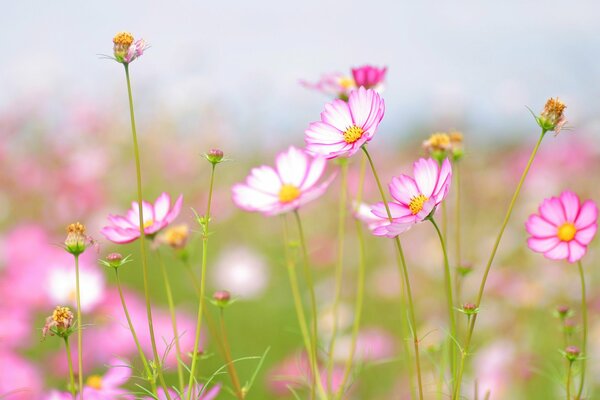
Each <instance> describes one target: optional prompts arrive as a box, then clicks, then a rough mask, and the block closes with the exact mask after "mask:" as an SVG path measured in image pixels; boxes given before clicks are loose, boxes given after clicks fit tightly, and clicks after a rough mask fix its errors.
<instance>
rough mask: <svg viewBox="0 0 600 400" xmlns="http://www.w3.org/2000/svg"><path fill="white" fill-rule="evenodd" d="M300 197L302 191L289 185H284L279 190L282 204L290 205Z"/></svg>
mask: <svg viewBox="0 0 600 400" xmlns="http://www.w3.org/2000/svg"><path fill="white" fill-rule="evenodd" d="M298 197H300V189H298V188H297V187H296V186H294V185H290V184H289V183H286V184H284V185H283V186H282V187H281V189H279V201H280V202H282V203H289V202H291V201H294V200H296V199H297V198H298Z"/></svg>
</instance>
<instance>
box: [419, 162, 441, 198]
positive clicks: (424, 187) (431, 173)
mask: <svg viewBox="0 0 600 400" xmlns="http://www.w3.org/2000/svg"><path fill="white" fill-rule="evenodd" d="M413 169H414V175H415V182H416V183H417V187H418V188H419V192H420V193H422V194H423V195H425V196H426V197H431V195H432V194H433V189H434V188H435V186H436V185H437V181H438V173H439V167H438V163H437V161H435V160H434V159H432V158H428V159H424V158H421V159H419V160H418V161H416V162H415V163H414V166H413Z"/></svg>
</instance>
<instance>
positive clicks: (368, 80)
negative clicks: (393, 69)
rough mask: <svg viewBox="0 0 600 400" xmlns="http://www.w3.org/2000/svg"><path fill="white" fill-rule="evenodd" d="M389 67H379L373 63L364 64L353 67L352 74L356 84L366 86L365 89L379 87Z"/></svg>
mask: <svg viewBox="0 0 600 400" xmlns="http://www.w3.org/2000/svg"><path fill="white" fill-rule="evenodd" d="M386 72H387V67H383V68H378V67H373V66H371V65H363V66H362V67H358V68H352V76H353V77H354V82H355V83H356V86H358V87H360V86H362V87H364V88H365V89H376V90H377V89H378V88H380V87H381V85H382V84H383V81H384V80H385V74H386Z"/></svg>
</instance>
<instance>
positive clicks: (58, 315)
mask: <svg viewBox="0 0 600 400" xmlns="http://www.w3.org/2000/svg"><path fill="white" fill-rule="evenodd" d="M72 317H73V314H72V313H71V310H70V309H69V307H60V306H58V307H56V308H55V309H54V312H53V313H52V319H53V320H54V321H56V322H58V323H59V324H65V323H66V322H68V321H69V319H71V318H72Z"/></svg>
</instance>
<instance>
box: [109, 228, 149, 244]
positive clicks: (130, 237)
mask: <svg viewBox="0 0 600 400" xmlns="http://www.w3.org/2000/svg"><path fill="white" fill-rule="evenodd" d="M100 233H101V234H103V235H104V237H106V238H107V239H108V240H110V241H111V242H113V243H117V244H125V243H131V242H133V241H134V240H136V239H137V238H139V237H140V231H139V230H138V229H137V228H136V229H122V228H117V227H114V226H105V227H104V228H102V229H100Z"/></svg>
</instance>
